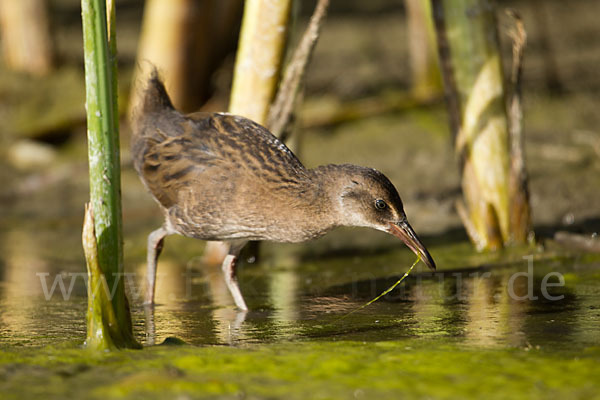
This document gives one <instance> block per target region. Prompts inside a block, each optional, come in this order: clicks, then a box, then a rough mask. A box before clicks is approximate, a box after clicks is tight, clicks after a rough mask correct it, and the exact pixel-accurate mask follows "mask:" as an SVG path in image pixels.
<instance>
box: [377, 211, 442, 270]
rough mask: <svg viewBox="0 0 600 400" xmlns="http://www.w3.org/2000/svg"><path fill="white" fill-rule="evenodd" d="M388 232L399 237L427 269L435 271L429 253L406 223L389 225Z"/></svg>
mask: <svg viewBox="0 0 600 400" xmlns="http://www.w3.org/2000/svg"><path fill="white" fill-rule="evenodd" d="M388 232H389V233H391V234H392V235H394V236H396V237H399V238H400V239H401V240H402V241H403V242H404V243H405V244H406V245H407V246H408V248H410V249H411V250H412V251H413V252H414V253H415V254H416V255H417V256H419V258H420V259H421V261H423V262H424V263H425V264H427V266H428V267H429V269H431V270H433V271H435V262H434V261H433V258H431V255H429V252H428V251H427V249H426V248H425V246H424V245H423V243H421V241H420V240H419V238H418V237H417V234H416V233H415V231H414V230H413V228H412V227H411V226H410V225H409V224H408V222H406V221H400V222H397V223H390V229H388Z"/></svg>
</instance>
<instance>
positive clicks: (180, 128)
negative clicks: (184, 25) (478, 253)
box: [131, 72, 435, 310]
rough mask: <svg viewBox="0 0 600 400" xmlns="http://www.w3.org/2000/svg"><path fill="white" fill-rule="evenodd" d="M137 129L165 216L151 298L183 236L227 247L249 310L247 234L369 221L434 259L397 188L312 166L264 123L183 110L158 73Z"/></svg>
mask: <svg viewBox="0 0 600 400" xmlns="http://www.w3.org/2000/svg"><path fill="white" fill-rule="evenodd" d="M131 126H132V130H133V134H132V144H131V145H132V155H133V160H134V166H135V169H136V171H137V173H138V174H139V176H140V178H141V180H142V181H143V183H144V185H145V186H146V188H147V189H148V190H149V191H150V193H151V194H152V196H153V197H154V199H155V200H156V201H157V202H158V204H159V205H160V208H161V210H162V212H163V213H164V217H165V222H164V224H163V226H162V227H160V228H158V229H157V230H155V231H154V232H152V233H151V234H150V235H149V236H148V253H147V263H148V264H147V289H146V296H145V302H146V303H147V304H152V303H153V302H154V287H155V282H156V265H157V260H158V256H159V254H160V252H161V249H162V246H163V239H164V237H165V236H167V235H170V234H180V235H183V236H187V237H193V238H197V239H202V240H218V241H226V242H227V243H229V244H230V248H229V252H228V255H227V256H226V257H225V260H224V261H223V265H222V270H223V273H224V278H225V281H226V284H227V287H228V289H229V291H230V293H231V295H232V296H233V299H234V301H235V304H236V306H237V307H238V308H239V309H241V310H247V306H246V303H245V301H244V298H243V297H242V294H241V292H240V289H239V286H238V282H237V278H236V274H235V264H236V260H237V258H238V256H239V253H240V251H241V249H242V247H243V246H244V245H245V244H246V242H247V241H248V240H270V241H275V242H302V241H305V240H309V239H313V238H316V237H319V236H322V235H324V234H325V233H327V232H328V231H330V230H331V229H333V228H335V227H338V226H355V227H369V228H373V229H377V230H380V231H384V232H388V233H390V234H392V235H394V236H397V237H398V238H400V239H402V241H403V242H404V243H405V244H406V245H407V246H408V247H409V248H410V249H411V250H412V251H413V252H414V253H415V254H417V255H418V256H419V257H420V258H421V260H423V262H424V263H425V264H427V266H429V268H430V269H432V270H433V269H435V263H434V261H433V259H432V258H431V256H430V255H429V252H428V251H427V249H426V248H425V246H424V245H423V243H422V242H421V241H420V240H419V238H418V237H417V235H416V234H415V232H414V230H413V229H412V228H411V226H410V225H409V223H408V221H407V219H406V214H405V213H404V209H403V205H402V201H401V199H400V196H399V195H398V192H397V191H396V188H395V187H394V185H392V183H391V182H390V181H389V179H388V178H386V177H385V176H384V175H383V174H382V173H381V172H379V171H377V170H375V169H373V168H365V167H360V166H356V165H350V164H342V165H333V164H330V165H323V166H319V167H317V168H313V169H308V168H306V167H304V165H302V163H301V162H300V161H299V160H298V158H296V156H295V155H294V154H293V153H292V152H291V151H290V150H289V149H288V148H287V147H286V146H285V145H284V144H283V143H282V142H281V141H279V140H278V139H277V138H276V137H275V136H273V135H272V134H271V133H270V132H269V131H268V130H267V129H266V128H264V127H262V126H261V125H259V124H257V123H255V122H253V121H251V120H249V119H247V118H244V117H240V116H236V115H230V114H227V113H194V114H189V115H183V114H181V113H180V112H178V111H177V110H176V109H175V108H174V107H173V104H172V103H171V100H170V99H169V96H168V95H167V92H166V90H165V87H164V85H163V83H162V81H161V80H160V78H159V77H158V74H157V73H156V72H154V73H153V74H152V75H151V77H150V78H149V80H148V82H147V85H146V88H145V89H144V91H143V93H142V94H141V100H140V104H139V106H138V109H137V110H136V111H135V112H134V113H133V117H132V121H131Z"/></svg>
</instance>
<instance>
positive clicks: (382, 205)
mask: <svg viewBox="0 0 600 400" xmlns="http://www.w3.org/2000/svg"><path fill="white" fill-rule="evenodd" d="M386 207H387V204H386V202H385V201H383V200H381V199H377V200H375V208H376V209H378V210H383V209H385V208H386Z"/></svg>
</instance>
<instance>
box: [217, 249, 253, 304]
mask: <svg viewBox="0 0 600 400" xmlns="http://www.w3.org/2000/svg"><path fill="white" fill-rule="evenodd" d="M245 244H246V241H243V242H239V243H235V242H234V243H232V244H231V246H230V248H229V254H227V256H226V257H225V260H223V265H222V266H221V269H222V270H223V276H224V278H225V283H226V284H227V288H228V289H229V293H231V296H232V297H233V301H234V302H235V305H236V306H237V308H239V309H240V310H243V311H247V310H248V306H246V302H245V301H244V297H243V296H242V292H241V291H240V287H239V286H238V280H237V276H236V273H235V272H236V271H235V265H236V263H237V260H238V257H239V254H240V251H241V250H242V248H243V247H244V245H245Z"/></svg>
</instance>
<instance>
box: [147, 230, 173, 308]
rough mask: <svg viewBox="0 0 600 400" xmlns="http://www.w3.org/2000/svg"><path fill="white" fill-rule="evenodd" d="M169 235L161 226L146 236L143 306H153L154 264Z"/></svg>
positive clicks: (154, 286)
mask: <svg viewBox="0 0 600 400" xmlns="http://www.w3.org/2000/svg"><path fill="white" fill-rule="evenodd" d="M168 234H169V231H168V230H167V229H166V228H165V227H164V226H161V227H160V228H158V229H157V230H155V231H154V232H152V233H151V234H150V235H148V258H147V261H146V262H147V263H148V264H147V266H146V268H147V270H146V299H145V301H144V304H146V305H152V304H154V291H155V288H156V264H157V262H158V256H159V255H160V252H161V251H162V248H163V239H164V238H165V236H167V235H168Z"/></svg>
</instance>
